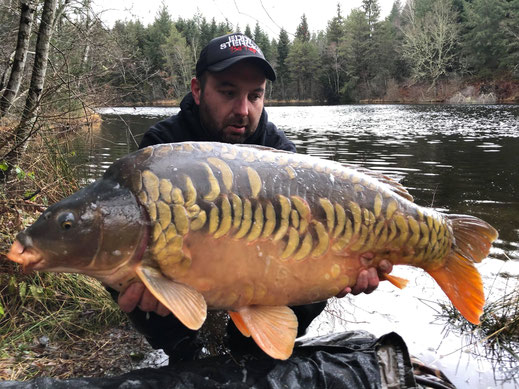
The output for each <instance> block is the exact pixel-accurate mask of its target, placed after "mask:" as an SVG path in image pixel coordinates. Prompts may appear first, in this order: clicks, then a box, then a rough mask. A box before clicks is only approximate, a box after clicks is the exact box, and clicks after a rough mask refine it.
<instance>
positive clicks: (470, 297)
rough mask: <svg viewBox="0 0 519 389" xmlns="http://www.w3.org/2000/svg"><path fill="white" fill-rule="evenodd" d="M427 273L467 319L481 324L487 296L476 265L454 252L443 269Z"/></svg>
mask: <svg viewBox="0 0 519 389" xmlns="http://www.w3.org/2000/svg"><path fill="white" fill-rule="evenodd" d="M427 272H428V273H429V274H430V275H431V276H432V277H433V278H434V280H435V281H436V282H437V283H438V285H440V287H441V288H442V290H443V291H444V292H445V294H446V295H447V297H448V298H449V299H450V300H451V302H452V304H453V305H454V306H455V307H456V308H457V309H458V311H459V312H460V313H461V314H462V315H463V316H464V317H465V319H467V320H468V321H469V322H471V323H472V324H479V317H480V316H481V314H482V313H483V305H484V304H485V295H484V293H483V282H482V281H481V276H480V274H479V272H478V270H477V269H476V267H475V266H474V264H473V263H472V262H471V261H470V260H469V259H467V258H464V257H462V256H461V255H460V254H458V253H456V252H454V253H452V254H451V256H449V257H448V258H447V261H446V263H445V265H444V266H443V267H441V268H439V269H436V270H427Z"/></svg>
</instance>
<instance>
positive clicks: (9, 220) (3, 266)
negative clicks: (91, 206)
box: [0, 128, 149, 380]
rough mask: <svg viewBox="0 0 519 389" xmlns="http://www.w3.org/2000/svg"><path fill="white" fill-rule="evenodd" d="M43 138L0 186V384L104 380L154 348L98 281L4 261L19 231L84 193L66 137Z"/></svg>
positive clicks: (57, 132) (58, 133)
mask: <svg viewBox="0 0 519 389" xmlns="http://www.w3.org/2000/svg"><path fill="white" fill-rule="evenodd" d="M46 130H47V132H46V133H43V132H40V133H39V135H38V136H37V137H36V138H35V139H33V141H31V143H30V145H29V149H28V151H27V153H26V154H25V158H24V160H23V161H21V163H20V166H17V167H16V169H15V170H14V171H13V174H12V175H11V177H10V180H9V181H8V182H5V183H0V380H26V379H30V378H33V377H36V376H39V375H47V376H52V377H57V378H68V377H72V376H93V375H104V374H106V373H107V366H112V368H111V371H112V372H113V373H122V372H123V371H125V370H127V369H128V367H130V366H131V365H132V359H131V355H132V351H131V350H132V348H134V349H136V350H137V351H135V352H134V354H135V355H137V354H139V353H140V351H138V350H142V349H146V347H148V348H149V346H146V345H145V344H144V341H143V339H142V337H141V336H139V335H137V334H136V333H135V332H134V331H132V330H130V329H129V328H128V324H127V319H126V316H125V315H124V314H123V313H122V312H121V311H120V309H119V307H118V306H117V304H116V303H115V302H114V301H113V300H112V298H111V297H110V296H109V294H108V292H107V291H106V290H105V288H104V287H103V286H102V285H101V284H100V283H99V282H98V281H96V280H94V279H92V278H89V277H86V276H82V275H78V274H53V273H32V274H23V273H22V272H21V269H20V267H19V265H17V264H14V263H12V262H10V261H8V260H7V259H6V258H5V254H6V253H7V251H8V250H9V247H10V246H11V244H12V243H13V241H14V239H15V236H16V234H17V233H18V232H19V231H21V230H22V229H24V228H25V227H26V226H28V225H30V224H32V222H33V221H35V220H36V218H37V217H38V216H39V214H40V213H41V212H42V211H43V210H44V209H45V208H46V206H47V205H48V204H52V203H54V202H56V201H59V200H60V199H61V198H63V197H66V196H67V195H69V194H71V193H73V192H75V191H76V190H77V189H78V188H79V186H80V185H79V182H80V178H79V177H78V174H77V173H76V170H75V169H74V168H73V167H72V166H75V165H74V163H70V161H71V160H72V161H73V160H74V158H76V156H75V154H74V150H71V147H72V146H71V143H70V142H69V139H68V138H69V137H68V136H67V135H64V134H63V133H62V130H61V129H59V128H58V129H50V128H47V129H46ZM5 131H8V129H2V130H0V135H5V134H6V132H5ZM40 134H41V135H40ZM75 136H77V135H75ZM81 136H84V134H82V135H81ZM4 139H5V138H4ZM4 152H5V150H0V155H3V153H4ZM73 162H74V161H73Z"/></svg>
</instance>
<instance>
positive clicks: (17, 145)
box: [0, 0, 57, 179]
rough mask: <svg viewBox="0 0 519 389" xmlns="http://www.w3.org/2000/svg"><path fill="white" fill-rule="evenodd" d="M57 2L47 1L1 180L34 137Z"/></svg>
mask: <svg viewBox="0 0 519 389" xmlns="http://www.w3.org/2000/svg"><path fill="white" fill-rule="evenodd" d="M56 3H57V0H45V3H44V5H43V11H42V15H41V23H40V28H39V31H38V40H37V41H36V53H35V58H34V66H33V69H32V77H31V85H30V86H29V93H28V95H27V99H26V100H25V107H24V109H23V112H22V118H21V120H20V124H19V125H18V127H17V128H16V130H15V133H14V145H13V148H12V149H11V151H10V152H9V153H8V154H7V156H6V158H5V162H7V170H6V171H0V179H7V177H8V175H9V173H10V171H11V169H12V168H13V167H14V166H15V165H16V164H17V163H18V161H19V160H20V159H21V157H22V155H23V152H24V150H25V148H26V145H27V143H26V142H27V140H28V139H29V138H30V136H31V135H32V133H31V128H32V127H33V125H34V122H35V119H36V115H37V113H38V108H39V105H40V98H41V94H42V91H43V84H44V82H45V75H46V73H47V62H48V59H49V48H50V40H51V37H52V31H53V27H54V17H55V14H56Z"/></svg>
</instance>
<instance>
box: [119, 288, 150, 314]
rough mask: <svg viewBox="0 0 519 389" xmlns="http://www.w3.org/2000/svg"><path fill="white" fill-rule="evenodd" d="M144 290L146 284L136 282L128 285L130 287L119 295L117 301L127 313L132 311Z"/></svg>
mask: <svg viewBox="0 0 519 389" xmlns="http://www.w3.org/2000/svg"><path fill="white" fill-rule="evenodd" d="M143 291H144V284H141V283H140V282H135V283H133V284H131V285H130V286H128V288H127V289H126V290H125V291H124V292H123V293H121V294H120V295H119V298H118V299H117V303H118V304H119V306H120V307H121V310H122V311H123V312H126V313H130V312H131V311H133V310H134V309H135V307H137V305H138V304H139V301H140V300H141V296H142V293H143Z"/></svg>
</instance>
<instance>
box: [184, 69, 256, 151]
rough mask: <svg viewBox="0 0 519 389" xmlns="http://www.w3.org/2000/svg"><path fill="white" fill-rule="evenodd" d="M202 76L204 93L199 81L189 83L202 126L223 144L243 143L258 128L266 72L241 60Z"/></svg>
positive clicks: (194, 80)
mask: <svg viewBox="0 0 519 389" xmlns="http://www.w3.org/2000/svg"><path fill="white" fill-rule="evenodd" d="M205 77H206V82H205V86H204V89H203V91H202V89H201V85H200V81H199V80H198V79H196V78H194V79H193V80H192V81H191V91H192V92H193V98H194V99H195V103H196V104H198V105H199V107H200V120H201V122H202V125H203V126H204V127H205V128H206V129H207V130H208V131H209V132H211V133H212V134H213V135H215V136H216V137H217V139H218V140H220V141H222V142H227V143H243V142H244V141H245V139H246V138H248V137H249V136H250V135H251V134H253V133H254V131H256V128H257V127H258V123H259V120H260V117H261V113H262V111H263V98H264V95H265V85H266V79H265V73H264V72H263V70H262V69H261V68H259V67H258V66H256V65H255V64H253V63H250V62H247V61H240V62H238V63H237V64H235V65H233V66H231V67H229V68H227V69H225V70H224V71H221V72H217V73H211V72H207V73H206V75H205Z"/></svg>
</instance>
